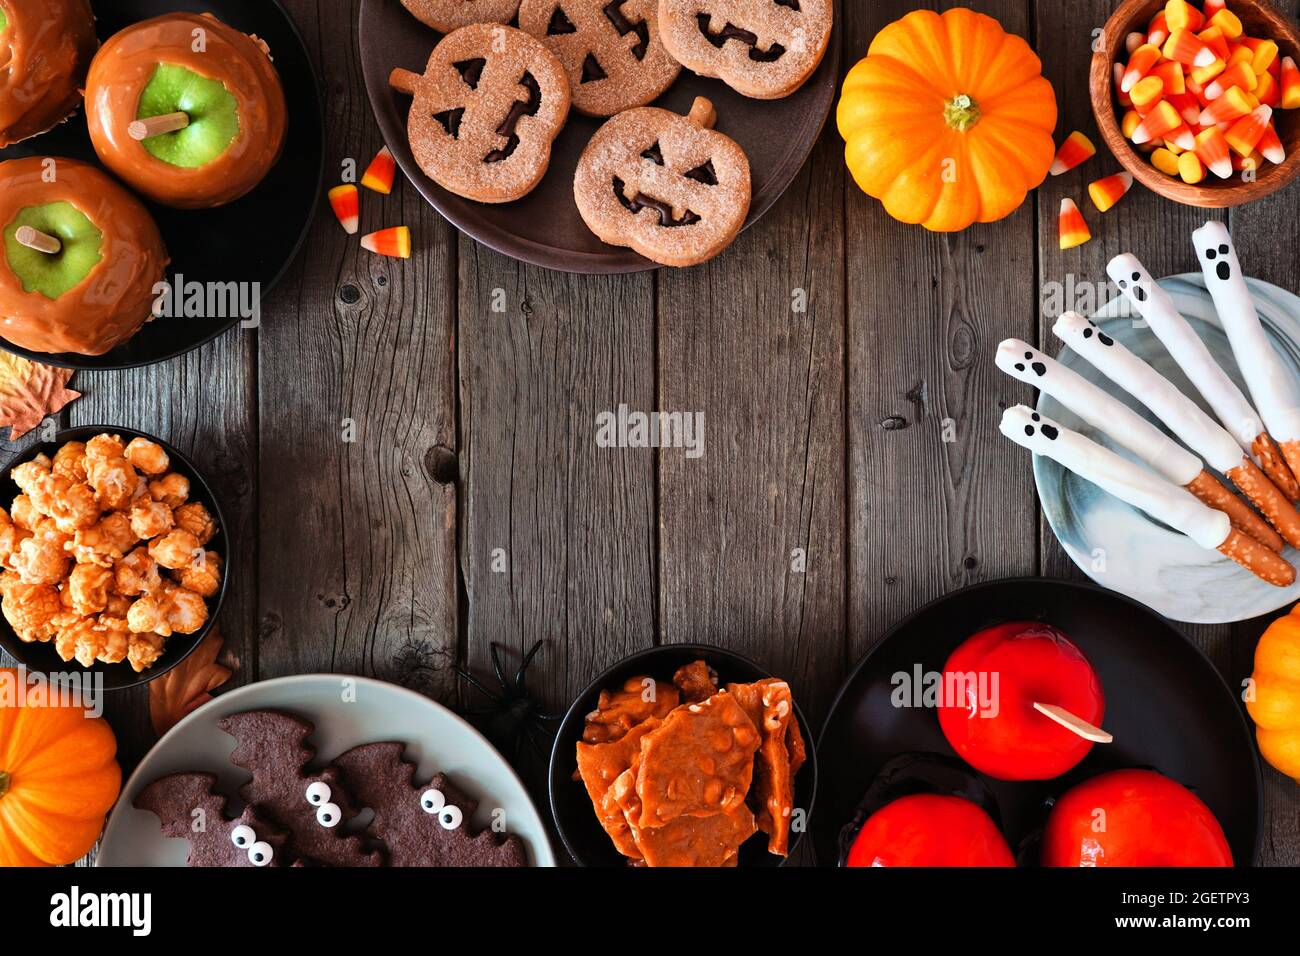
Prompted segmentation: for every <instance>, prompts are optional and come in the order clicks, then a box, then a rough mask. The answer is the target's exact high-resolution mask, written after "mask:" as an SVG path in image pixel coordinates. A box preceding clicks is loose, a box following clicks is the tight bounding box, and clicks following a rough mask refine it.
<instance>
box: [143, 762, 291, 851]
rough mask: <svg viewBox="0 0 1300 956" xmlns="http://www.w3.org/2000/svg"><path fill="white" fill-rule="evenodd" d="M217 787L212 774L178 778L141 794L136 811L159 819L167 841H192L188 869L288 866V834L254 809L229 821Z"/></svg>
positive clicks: (168, 778)
mask: <svg viewBox="0 0 1300 956" xmlns="http://www.w3.org/2000/svg"><path fill="white" fill-rule="evenodd" d="M216 782H217V778H216V777H214V776H213V775H212V774H210V773H173V774H170V775H168V776H166V777H161V778H159V779H158V780H155V781H154V782H153V783H151V784H149V786H147V787H145V788H144V789H143V790H141V791H140V793H139V795H138V796H136V798H135V807H136V809H138V810H148V811H150V812H151V813H153V814H155V815H157V817H158V819H159V820H161V821H162V832H163V835H164V836H169V837H180V838H183V839H185V840H188V841H189V843H190V855H189V859H188V860H186V865H187V866H205V867H206V866H285V865H286V863H285V859H286V856H285V853H284V846H285V841H286V840H287V837H288V835H287V834H286V833H285V832H284V831H283V830H281V829H279V828H277V827H274V826H272V825H271V824H270V823H268V822H267V821H265V820H263V819H262V818H261V817H260V816H258V814H257V812H256V811H255V810H254V809H253V808H252V807H251V806H250V807H246V808H245V809H244V812H243V813H242V814H240V815H239V816H238V817H236V818H235V819H233V820H228V819H226V814H225V809H226V798H225V797H223V796H222V795H221V794H219V793H217V792H216V791H215V790H213V787H214V786H215V784H216Z"/></svg>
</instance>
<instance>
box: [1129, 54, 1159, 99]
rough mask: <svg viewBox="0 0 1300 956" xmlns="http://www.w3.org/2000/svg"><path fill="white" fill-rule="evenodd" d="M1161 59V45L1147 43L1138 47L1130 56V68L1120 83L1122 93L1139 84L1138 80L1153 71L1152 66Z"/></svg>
mask: <svg viewBox="0 0 1300 956" xmlns="http://www.w3.org/2000/svg"><path fill="white" fill-rule="evenodd" d="M1159 60H1160V47H1158V46H1152V45H1151V44H1149V43H1148V44H1146V45H1145V46H1140V47H1138V48H1137V49H1136V50H1135V51H1133V55H1132V56H1131V57H1129V60H1128V69H1126V70H1125V71H1124V79H1123V80H1122V81H1121V82H1120V84H1119V89H1120V92H1121V93H1128V92H1130V91H1131V90H1132V89H1133V87H1134V86H1136V85H1137V82H1138V80H1140V79H1142V77H1144V76H1146V75H1147V74H1148V73H1149V72H1151V69H1152V67H1154V66H1155V65H1156V63H1158V62H1159Z"/></svg>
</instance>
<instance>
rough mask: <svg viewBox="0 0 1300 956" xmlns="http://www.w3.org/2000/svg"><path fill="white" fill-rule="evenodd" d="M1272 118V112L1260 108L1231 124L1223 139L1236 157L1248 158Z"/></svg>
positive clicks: (1266, 108)
mask: <svg viewBox="0 0 1300 956" xmlns="http://www.w3.org/2000/svg"><path fill="white" fill-rule="evenodd" d="M1272 118H1273V110H1272V109H1270V108H1269V107H1267V106H1261V107H1259V108H1257V109H1255V110H1253V111H1251V112H1250V113H1247V114H1246V115H1245V116H1243V117H1242V118H1241V119H1239V120H1237V122H1235V123H1233V124H1232V128H1231V129H1229V130H1228V131H1227V132H1226V133H1224V134H1223V138H1224V139H1226V140H1227V141H1228V145H1229V146H1231V147H1232V148H1233V149H1234V150H1235V151H1236V152H1237V153H1238V155H1241V156H1249V155H1250V154H1251V153H1253V152H1254V151H1255V147H1256V146H1258V145H1259V141H1260V140H1261V139H1263V138H1264V130H1266V129H1267V128H1268V124H1269V122H1270V121H1271V120H1272Z"/></svg>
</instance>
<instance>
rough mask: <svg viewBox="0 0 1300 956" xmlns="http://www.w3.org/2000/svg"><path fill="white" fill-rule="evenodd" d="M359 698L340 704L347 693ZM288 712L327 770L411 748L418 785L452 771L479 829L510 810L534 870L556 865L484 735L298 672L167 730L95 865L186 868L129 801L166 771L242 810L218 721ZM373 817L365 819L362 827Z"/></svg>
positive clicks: (418, 702) (366, 682) (361, 682)
mask: <svg viewBox="0 0 1300 956" xmlns="http://www.w3.org/2000/svg"><path fill="white" fill-rule="evenodd" d="M349 689H350V690H351V691H352V692H353V693H352V694H351V695H349V696H350V697H351V696H354V697H355V699H350V700H348V702H344V696H345V691H348V690H349ZM263 708H274V709H278V710H285V711H289V712H290V713H294V714H297V715H299V716H301V717H303V718H305V719H308V720H310V721H311V722H312V723H314V724H315V725H316V732H315V733H314V734H313V735H312V737H311V740H310V743H312V744H313V745H314V746H315V747H316V754H317V763H321V764H323V763H324V762H326V760H327V759H328V758H332V757H334V756H336V755H338V754H340V753H342V752H343V751H345V750H347V749H348V748H349V747H354V746H356V745H357V744H365V743H372V742H374V741H379V740H401V741H405V742H406V759H407V760H412V761H415V762H417V763H418V764H419V768H418V770H417V771H416V775H415V778H416V780H417V781H425V780H428V779H429V778H430V777H432V776H433V774H434V773H436V772H439V771H441V772H443V773H446V774H447V775H448V776H450V777H451V778H452V780H453V781H455V783H456V785H457V786H458V787H460V788H461V789H462V790H464V791H465V792H466V793H467V794H469V795H470V796H472V797H474V798H475V799H477V800H478V801H479V808H478V812H477V813H476V814H475V817H474V820H473V824H474V828H475V830H478V829H482V828H484V827H486V826H487V825H488V824H489V823H490V822H491V815H492V811H493V809H494V808H498V807H499V808H501V809H502V810H504V811H505V821H506V828H507V829H508V830H509V832H510V833H513V834H514V835H516V836H518V837H519V838H520V839H522V840H523V841H524V844H525V846H526V847H527V848H528V859H529V861H530V862H531V863H532V864H533V865H534V866H554V865H555V855H554V854H553V853H552V851H551V845H550V843H549V842H548V840H547V837H546V828H545V827H544V826H543V825H542V820H541V817H540V816H538V813H537V809H536V808H535V807H534V806H533V804H532V801H531V800H529V798H528V794H527V793H526V792H525V790H524V787H523V784H521V783H520V782H519V778H518V777H516V776H515V773H514V771H513V770H511V769H510V766H509V765H508V764H507V763H506V762H505V760H504V759H503V758H502V757H501V755H500V754H499V753H497V752H496V750H494V749H493V748H492V745H491V744H489V743H488V742H487V740H486V739H484V738H483V736H482V735H481V734H479V732H478V731H477V730H475V729H474V728H473V727H471V726H470V725H469V724H467V723H466V722H465V721H464V720H462V719H461V718H460V717H457V716H456V715H455V714H453V713H452V712H451V711H449V710H448V709H447V708H445V707H443V706H442V705H440V704H437V703H435V702H433V701H432V700H430V699H429V698H427V697H424V696H423V695H421V694H417V693H415V692H414V691H410V690H406V689H405V688H402V687H398V686H396V685H394V684H386V683H384V682H382V681H377V680H371V679H370V678H366V677H350V676H347V675H343V674H302V675H299V676H295V677H280V678H276V679H275V680H268V681H262V682H260V683H257V684H249V685H247V686H245V687H240V688H237V689H235V690H232V691H228V692H226V693H224V694H222V695H221V696H219V697H217V698H216V699H215V700H213V701H211V702H209V703H208V704H205V705H204V706H202V707H200V708H199V709H198V710H196V711H194V713H192V714H190V715H189V716H188V717H186V718H185V719H184V720H182V721H181V722H180V723H178V724H177V725H176V726H175V727H173V728H172V729H171V730H169V731H168V732H167V733H166V734H165V735H164V736H163V738H162V739H161V740H160V741H158V743H157V745H156V746H155V747H154V748H153V749H152V750H150V751H149V753H147V754H146V755H145V757H144V759H143V760H141V761H140V766H139V767H137V768H136V770H135V773H133V774H132V775H131V779H130V780H128V781H127V782H126V786H125V787H123V789H122V796H121V798H120V799H119V800H118V802H117V806H116V807H115V808H114V809H113V813H112V816H110V817H109V819H108V827H107V828H106V829H105V831H104V838H103V842H102V843H101V844H100V851H99V856H98V858H97V860H96V865H98V866H184V865H185V857H186V855H187V852H188V844H187V843H186V842H185V841H184V840H179V839H167V838H166V837H164V836H163V835H162V833H161V831H160V830H159V824H158V818H157V817H156V816H154V815H153V814H152V813H149V812H148V811H145V810H137V809H135V808H134V807H133V806H132V805H131V803H132V801H133V800H134V799H135V795H136V794H137V793H138V792H139V791H140V790H141V788H143V787H145V786H147V785H148V784H150V783H152V782H153V781H154V780H156V779H158V778H159V777H161V776H163V775H165V774H169V773H179V772H183V771H192V770H201V771H207V772H210V773H215V774H216V775H217V776H218V778H219V784H218V786H219V788H220V789H221V791H222V792H223V793H225V794H226V795H227V796H229V797H230V798H231V804H230V807H228V808H227V809H228V810H230V809H232V808H234V807H237V806H239V805H240V802H239V799H238V789H239V787H240V786H241V785H242V784H243V783H244V782H245V781H246V780H247V779H248V775H247V774H246V773H245V772H244V771H243V770H241V769H240V768H238V767H236V766H234V765H233V764H232V763H230V760H229V758H230V752H231V751H232V750H234V748H235V741H234V738H233V737H231V736H229V735H228V734H226V733H225V732H224V731H222V730H221V729H220V728H218V727H217V721H218V720H220V719H221V718H222V717H225V716H227V715H229V714H235V713H239V712H241V711H245V710H258V709H263ZM369 816H370V814H369V812H368V811H367V813H366V814H365V815H364V816H363V817H359V818H358V820H361V821H365V820H366V819H368V817H369Z"/></svg>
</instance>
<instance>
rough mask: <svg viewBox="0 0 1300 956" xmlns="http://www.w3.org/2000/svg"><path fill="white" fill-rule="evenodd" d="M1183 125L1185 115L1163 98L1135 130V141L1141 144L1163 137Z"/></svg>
mask: <svg viewBox="0 0 1300 956" xmlns="http://www.w3.org/2000/svg"><path fill="white" fill-rule="evenodd" d="M1182 125H1183V117H1182V115H1181V114H1180V113H1179V112H1178V110H1176V109H1174V108H1173V106H1172V105H1171V104H1169V103H1168V102H1166V101H1164V100H1161V101H1160V102H1159V103H1157V104H1156V106H1155V109H1153V110H1152V111H1151V112H1150V113H1148V114H1147V115H1146V116H1144V117H1142V122H1141V123H1140V124H1138V128H1137V129H1135V130H1134V131H1133V142H1135V143H1137V144H1138V145H1141V144H1142V143H1149V142H1151V141H1152V140H1155V139H1163V138H1164V137H1165V136H1166V135H1167V134H1169V133H1172V132H1173V131H1174V130H1176V129H1178V127H1180V126H1182Z"/></svg>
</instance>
